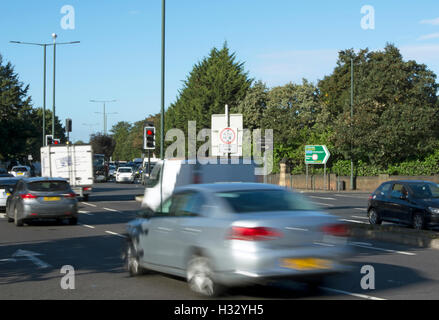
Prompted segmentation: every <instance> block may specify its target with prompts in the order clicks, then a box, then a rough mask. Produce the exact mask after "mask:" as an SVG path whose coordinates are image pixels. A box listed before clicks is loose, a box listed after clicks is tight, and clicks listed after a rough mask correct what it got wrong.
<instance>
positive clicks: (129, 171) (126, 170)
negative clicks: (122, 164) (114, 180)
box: [119, 168, 132, 173]
mask: <svg viewBox="0 0 439 320" xmlns="http://www.w3.org/2000/svg"><path fill="white" fill-rule="evenodd" d="M119 172H120V173H131V172H132V170H131V169H129V168H126V169H124V168H120V169H119Z"/></svg>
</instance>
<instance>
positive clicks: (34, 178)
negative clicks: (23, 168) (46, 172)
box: [21, 177, 67, 183]
mask: <svg viewBox="0 0 439 320" xmlns="http://www.w3.org/2000/svg"><path fill="white" fill-rule="evenodd" d="M21 180H23V181H24V182H26V183H30V182H38V181H64V182H67V180H66V179H64V178H51V177H33V178H24V179H21Z"/></svg>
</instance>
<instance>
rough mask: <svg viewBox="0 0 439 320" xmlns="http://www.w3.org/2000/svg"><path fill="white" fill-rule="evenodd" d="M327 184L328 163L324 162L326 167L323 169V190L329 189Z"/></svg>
mask: <svg viewBox="0 0 439 320" xmlns="http://www.w3.org/2000/svg"><path fill="white" fill-rule="evenodd" d="M326 187H327V185H326V163H325V164H324V169H323V190H325V191H326V190H327V188H326Z"/></svg>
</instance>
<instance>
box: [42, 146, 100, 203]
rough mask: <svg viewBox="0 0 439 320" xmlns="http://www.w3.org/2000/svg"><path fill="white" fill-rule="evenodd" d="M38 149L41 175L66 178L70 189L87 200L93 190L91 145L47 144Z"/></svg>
mask: <svg viewBox="0 0 439 320" xmlns="http://www.w3.org/2000/svg"><path fill="white" fill-rule="evenodd" d="M40 151H41V176H42V177H51V178H64V179H66V180H67V181H68V182H69V184H70V186H71V187H72V190H73V191H74V192H75V193H76V194H77V195H78V196H79V197H81V198H82V199H83V200H85V201H87V200H88V197H89V195H90V194H91V192H92V190H93V173H94V172H93V149H92V147H91V145H48V146H45V147H42V148H41V150H40Z"/></svg>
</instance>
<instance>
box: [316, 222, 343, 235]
mask: <svg viewBox="0 0 439 320" xmlns="http://www.w3.org/2000/svg"><path fill="white" fill-rule="evenodd" d="M322 231H323V232H324V233H326V234H329V235H331V236H336V237H347V236H348V228H347V226H346V225H345V224H330V225H327V226H324V227H323V228H322Z"/></svg>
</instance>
